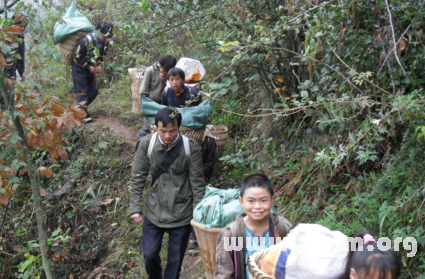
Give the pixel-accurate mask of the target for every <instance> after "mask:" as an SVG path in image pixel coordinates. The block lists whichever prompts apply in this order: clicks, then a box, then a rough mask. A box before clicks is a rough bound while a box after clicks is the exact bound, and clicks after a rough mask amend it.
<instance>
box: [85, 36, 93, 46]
mask: <svg viewBox="0 0 425 279" xmlns="http://www.w3.org/2000/svg"><path fill="white" fill-rule="evenodd" d="M84 37H86V38H87V40H88V41H89V44H90V46H93V37H92V36H91V35H90V33H88V34H86V35H85V36H84Z"/></svg>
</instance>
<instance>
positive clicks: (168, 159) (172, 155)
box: [152, 140, 183, 185]
mask: <svg viewBox="0 0 425 279" xmlns="http://www.w3.org/2000/svg"><path fill="white" fill-rule="evenodd" d="M182 145H183V140H180V141H179V142H178V143H177V144H176V146H174V147H173V149H172V150H171V151H169V152H167V155H165V158H164V161H162V163H161V165H160V166H159V168H158V170H157V171H156V173H155V175H154V176H153V178H152V185H154V184H155V181H156V180H157V179H158V178H159V177H160V176H161V174H163V173H164V172H166V171H167V170H168V169H169V168H170V167H171V165H172V164H173V163H174V161H175V160H176V159H177V157H179V155H180V148H181V147H182Z"/></svg>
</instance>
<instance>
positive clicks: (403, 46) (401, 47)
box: [398, 39, 406, 51]
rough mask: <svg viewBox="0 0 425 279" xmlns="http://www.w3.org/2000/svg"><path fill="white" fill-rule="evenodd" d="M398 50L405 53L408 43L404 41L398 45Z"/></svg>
mask: <svg viewBox="0 0 425 279" xmlns="http://www.w3.org/2000/svg"><path fill="white" fill-rule="evenodd" d="M398 48H399V49H400V51H403V50H404V49H405V48H406V43H405V42H404V40H403V39H402V40H401V41H400V42H399V43H398Z"/></svg>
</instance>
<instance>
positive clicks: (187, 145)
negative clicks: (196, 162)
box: [182, 135, 190, 162]
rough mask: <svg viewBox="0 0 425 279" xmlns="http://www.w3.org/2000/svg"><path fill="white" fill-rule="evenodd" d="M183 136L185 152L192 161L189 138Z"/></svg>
mask: <svg viewBox="0 0 425 279" xmlns="http://www.w3.org/2000/svg"><path fill="white" fill-rule="evenodd" d="M182 138H183V145H184V153H185V154H186V158H187V159H188V160H189V162H190V146H189V139H188V138H187V137H186V136H184V135H182Z"/></svg>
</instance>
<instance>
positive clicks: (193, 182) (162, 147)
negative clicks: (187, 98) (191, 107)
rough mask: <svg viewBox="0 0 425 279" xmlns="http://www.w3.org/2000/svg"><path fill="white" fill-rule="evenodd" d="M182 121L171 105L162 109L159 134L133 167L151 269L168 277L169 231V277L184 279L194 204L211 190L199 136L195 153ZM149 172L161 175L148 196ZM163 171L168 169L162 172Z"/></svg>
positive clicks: (133, 193)
mask: <svg viewBox="0 0 425 279" xmlns="http://www.w3.org/2000/svg"><path fill="white" fill-rule="evenodd" d="M181 120H182V117H181V114H178V113H175V112H173V111H172V110H170V109H169V108H164V109H161V110H160V111H158V113H157V114H156V116H155V124H156V125H157V127H158V134H157V135H155V134H154V135H147V136H145V137H143V138H142V139H141V140H140V142H139V145H138V148H137V151H136V155H135V157H134V162H133V167H132V171H131V180H130V182H131V185H130V212H131V218H132V219H133V220H134V221H135V222H136V223H140V222H142V221H143V238H142V244H141V249H142V252H143V254H144V259H145V267H146V272H147V273H148V275H149V278H152V279H158V278H162V268H161V259H160V257H159V252H160V250H161V244H162V238H163V236H164V233H165V232H166V231H167V232H168V234H169V241H168V256H167V266H166V268H165V274H164V278H167V279H169V278H170V279H174V278H179V276H180V274H179V273H180V269H181V265H182V262H183V257H184V254H185V250H186V246H187V242H188V239H189V234H190V232H191V226H190V221H191V219H192V217H193V209H194V208H195V207H196V205H197V204H198V203H199V202H200V201H201V200H202V198H203V197H204V195H205V188H206V185H205V178H204V174H203V170H202V156H201V149H200V147H199V145H198V144H197V143H196V142H195V141H194V140H193V139H188V145H189V150H190V152H188V150H187V149H186V148H187V146H186V148H185V146H184V143H183V142H184V139H183V136H182V135H181V134H180V133H179V127H180V124H181ZM152 137H153V138H154V140H153V141H152V145H151V138H152ZM170 153H171V154H170ZM170 158H173V159H171V161H170ZM174 158H175V159H174ZM164 161H165V162H168V166H166V164H164ZM149 172H150V173H151V174H152V177H153V180H155V179H156V180H155V181H154V182H153V183H152V186H151V187H150V189H149V191H148V193H147V195H146V197H145V198H144V201H142V197H143V190H144V187H145V185H146V182H147V177H148V173H149ZM158 172H160V173H162V174H161V175H160V176H159V177H158ZM142 205H144V206H142ZM142 213H143V215H144V216H142ZM143 217H144V218H143Z"/></svg>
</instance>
